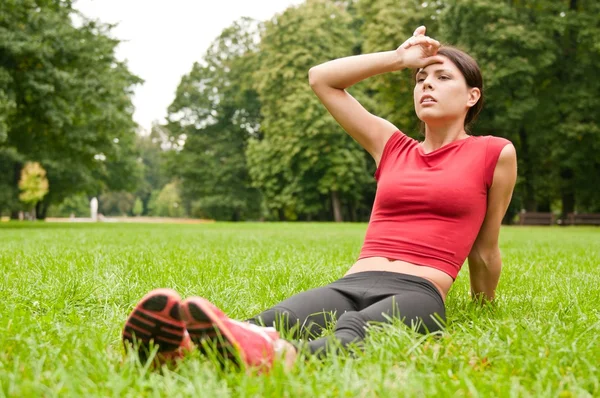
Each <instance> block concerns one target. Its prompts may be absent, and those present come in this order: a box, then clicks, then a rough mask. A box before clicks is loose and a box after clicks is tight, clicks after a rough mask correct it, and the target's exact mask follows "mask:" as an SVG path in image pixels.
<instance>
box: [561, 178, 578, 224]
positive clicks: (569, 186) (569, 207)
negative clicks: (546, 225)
mask: <svg viewBox="0 0 600 398" xmlns="http://www.w3.org/2000/svg"><path fill="white" fill-rule="evenodd" d="M560 177H561V179H562V184H561V201H562V214H561V218H562V219H563V220H565V219H566V218H567V214H569V213H573V212H574V211H575V184H574V181H573V177H574V173H573V170H571V169H563V170H561V172H560Z"/></svg>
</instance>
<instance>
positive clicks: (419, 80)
mask: <svg viewBox="0 0 600 398" xmlns="http://www.w3.org/2000/svg"><path fill="white" fill-rule="evenodd" d="M424 81H425V79H423V78H422V77H421V78H419V79H417V83H422V82H424Z"/></svg>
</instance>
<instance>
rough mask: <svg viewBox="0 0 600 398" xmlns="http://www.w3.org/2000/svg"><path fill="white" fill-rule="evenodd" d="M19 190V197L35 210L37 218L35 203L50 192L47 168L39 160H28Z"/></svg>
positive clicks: (22, 171)
mask: <svg viewBox="0 0 600 398" xmlns="http://www.w3.org/2000/svg"><path fill="white" fill-rule="evenodd" d="M19 190H20V191H21V194H20V195H19V199H20V200H21V202H23V203H25V204H26V205H27V206H28V207H29V208H30V209H31V210H32V211H33V217H32V218H33V219H34V220H35V218H36V217H35V205H36V204H37V203H38V202H39V201H40V200H42V199H43V198H44V196H46V194H47V193H48V179H47V178H46V170H44V168H43V167H42V166H41V165H40V164H39V163H37V162H27V163H26V164H25V167H23V169H22V170H21V179H20V180H19Z"/></svg>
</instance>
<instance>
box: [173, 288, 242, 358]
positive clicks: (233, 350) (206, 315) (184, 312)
mask: <svg viewBox="0 0 600 398" xmlns="http://www.w3.org/2000/svg"><path fill="white" fill-rule="evenodd" d="M212 306H213V305H212V304H211V303H210V302H209V301H208V300H206V299H203V298H201V297H190V298H188V299H185V300H184V301H183V303H181V305H180V307H179V308H180V316H181V319H182V320H183V322H184V323H185V327H186V329H187V331H188V333H189V335H190V338H191V340H192V342H193V343H194V344H196V346H198V348H199V349H200V350H201V351H203V350H204V346H203V343H204V342H207V341H212V342H214V345H215V348H216V349H217V350H218V352H220V353H221V354H222V355H223V356H225V357H226V358H227V359H229V360H233V361H234V362H236V363H237V362H238V361H237V360H238V359H241V362H242V363H247V362H246V355H245V353H244V351H243V350H242V349H241V345H240V344H239V342H238V340H237V339H236V338H235V337H234V335H233V333H232V332H231V330H230V329H229V327H228V326H227V325H226V323H225V322H224V321H223V319H222V318H220V317H219V316H218V315H217V314H216V313H215V312H214V311H213V310H212ZM238 355H239V358H238ZM237 364H238V365H239V363H237Z"/></svg>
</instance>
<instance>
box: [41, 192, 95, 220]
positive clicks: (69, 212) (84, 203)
mask: <svg viewBox="0 0 600 398" xmlns="http://www.w3.org/2000/svg"><path fill="white" fill-rule="evenodd" d="M90 214H91V209H90V200H89V199H88V197H87V196H86V195H82V194H79V195H72V196H69V197H67V198H65V199H64V200H63V201H62V202H61V203H60V204H58V205H51V206H50V207H49V208H48V213H47V214H46V216H47V217H70V216H74V217H90Z"/></svg>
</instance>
